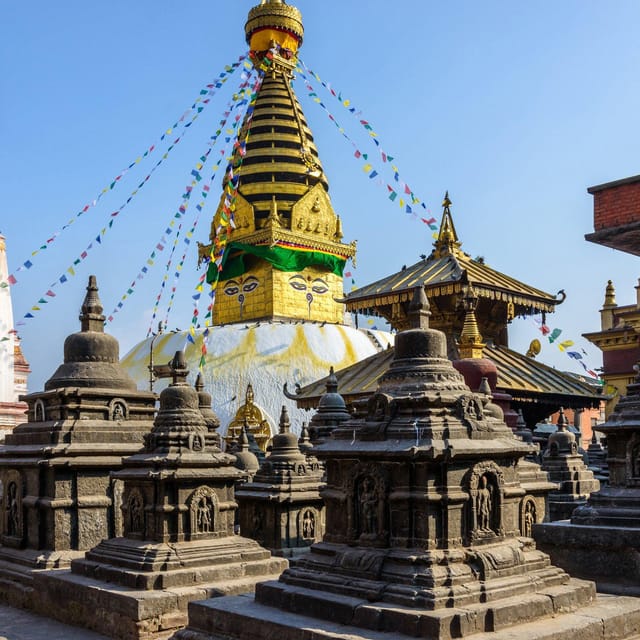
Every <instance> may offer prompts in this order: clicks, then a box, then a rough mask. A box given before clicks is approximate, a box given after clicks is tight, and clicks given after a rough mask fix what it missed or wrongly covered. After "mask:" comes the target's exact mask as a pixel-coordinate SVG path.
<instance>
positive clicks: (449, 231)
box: [434, 191, 462, 258]
mask: <svg viewBox="0 0 640 640" xmlns="http://www.w3.org/2000/svg"><path fill="white" fill-rule="evenodd" d="M442 207H443V209H444V211H443V212H442V222H441V223H440V231H439V233H438V238H437V240H436V241H435V243H434V247H435V256H436V257H437V258H442V257H444V256H446V255H456V253H458V251H459V249H460V247H461V246H462V243H461V242H460V241H459V240H458V234H457V233H456V227H455V225H454V224H453V217H452V215H451V200H449V192H448V191H447V192H446V193H445V196H444V200H443V201H442Z"/></svg>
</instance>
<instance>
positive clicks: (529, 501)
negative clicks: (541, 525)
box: [520, 496, 538, 538]
mask: <svg viewBox="0 0 640 640" xmlns="http://www.w3.org/2000/svg"><path fill="white" fill-rule="evenodd" d="M537 522H538V509H537V507H536V501H535V499H534V498H533V497H532V496H525V497H524V498H523V499H522V501H521V502H520V535H522V536H523V537H525V538H531V537H533V536H532V532H533V525H534V524H536V523H537Z"/></svg>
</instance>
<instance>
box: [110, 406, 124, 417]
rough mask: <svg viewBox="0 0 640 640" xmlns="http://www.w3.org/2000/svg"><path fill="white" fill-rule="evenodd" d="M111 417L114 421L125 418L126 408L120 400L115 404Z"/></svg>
mask: <svg viewBox="0 0 640 640" xmlns="http://www.w3.org/2000/svg"><path fill="white" fill-rule="evenodd" d="M111 419H112V420H114V421H118V420H124V408H123V406H122V404H121V403H120V402H116V403H115V404H114V405H113V411H112V413H111Z"/></svg>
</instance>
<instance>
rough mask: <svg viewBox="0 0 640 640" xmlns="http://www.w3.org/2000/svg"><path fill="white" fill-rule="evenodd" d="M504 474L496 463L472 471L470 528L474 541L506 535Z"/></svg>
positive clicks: (481, 464)
mask: <svg viewBox="0 0 640 640" xmlns="http://www.w3.org/2000/svg"><path fill="white" fill-rule="evenodd" d="M503 486H504V474H503V472H502V469H500V467H498V465H497V464H496V463H495V462H492V461H485V462H481V463H479V464H477V465H476V466H475V467H473V469H472V470H471V471H470V477H469V494H470V503H469V504H470V511H471V516H470V527H471V538H472V540H479V539H486V538H493V537H494V536H501V535H504V530H503V525H502V522H503V517H502V487H503Z"/></svg>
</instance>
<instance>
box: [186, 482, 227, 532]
mask: <svg viewBox="0 0 640 640" xmlns="http://www.w3.org/2000/svg"><path fill="white" fill-rule="evenodd" d="M187 505H188V507H189V516H190V518H189V521H190V536H189V537H190V539H191V540H197V539H198V538H211V536H212V534H213V533H215V531H216V527H217V526H218V522H219V514H220V509H219V506H218V496H217V495H216V492H215V491H214V490H213V489H211V488H210V487H206V486H202V487H198V488H197V489H196V490H195V491H194V492H193V493H192V494H191V496H189V499H188V500H187Z"/></svg>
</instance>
